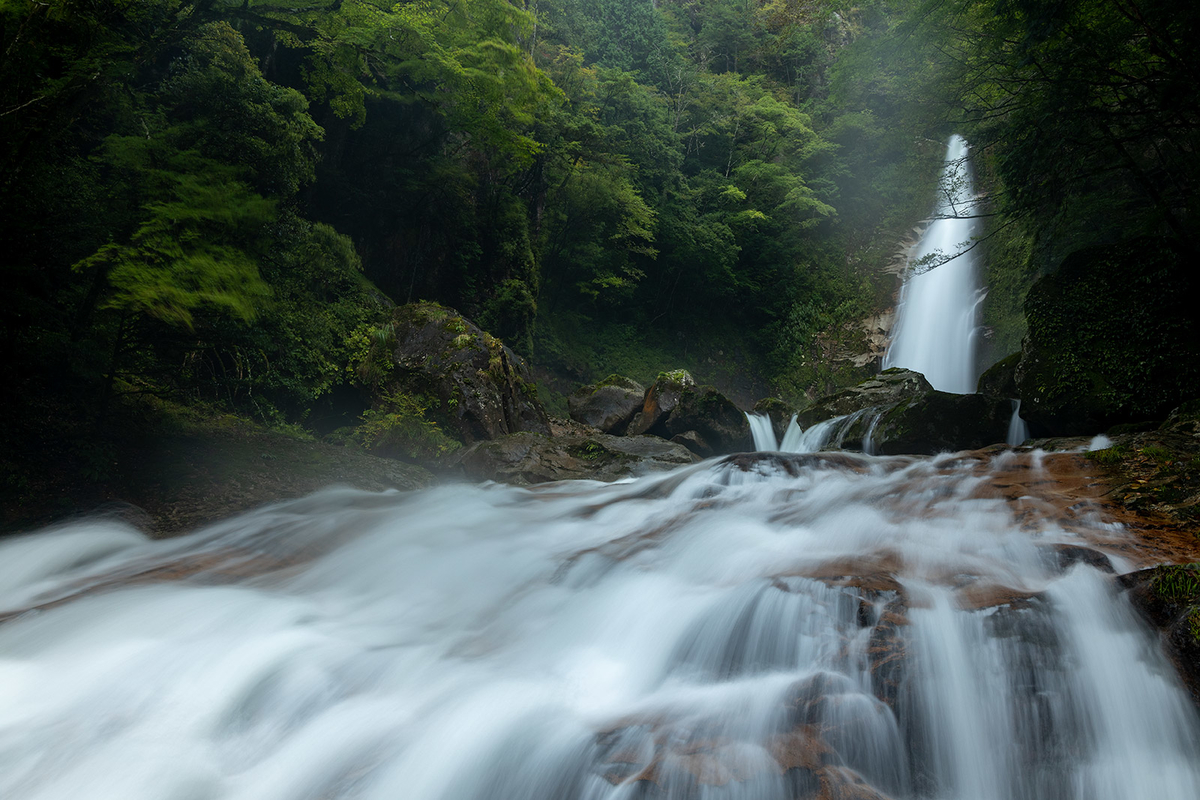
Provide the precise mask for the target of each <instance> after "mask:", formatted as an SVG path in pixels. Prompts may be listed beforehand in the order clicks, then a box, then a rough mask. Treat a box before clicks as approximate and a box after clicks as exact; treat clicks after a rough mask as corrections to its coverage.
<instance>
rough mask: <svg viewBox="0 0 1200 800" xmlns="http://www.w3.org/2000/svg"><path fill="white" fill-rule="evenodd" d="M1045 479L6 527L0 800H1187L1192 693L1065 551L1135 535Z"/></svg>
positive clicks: (1007, 459)
mask: <svg viewBox="0 0 1200 800" xmlns="http://www.w3.org/2000/svg"><path fill="white" fill-rule="evenodd" d="M1022 459H1023V460H1022ZM1008 467H1012V469H1011V470H1010V472H1011V473H1012V475H1016V476H1018V477H1011V476H1008V477H1004V479H1003V480H1000V479H999V478H995V477H990V476H991V475H992V473H993V472H995V471H997V470H1003V469H1006V468H1008ZM1040 469H1041V462H1040V461H1039V460H1038V457H1037V456H1035V455H1033V454H1022V455H1018V454H1013V453H1007V454H1004V455H1002V456H999V457H997V458H996V460H995V461H994V462H990V466H989V462H986V461H984V460H982V457H981V458H980V459H976V460H974V461H971V460H967V459H964V458H963V457H962V456H957V457H949V456H948V457H945V458H940V459H910V458H880V457H876V458H870V457H866V456H856V455H852V454H845V453H830V454H815V455H801V456H782V455H779V454H757V455H755V454H749V455H742V456H736V457H733V458H730V459H727V460H725V461H722V462H706V463H703V464H699V465H695V466H692V467H688V468H685V469H683V470H680V471H677V472H674V473H671V474H666V475H659V476H652V477H646V478H641V479H638V480H635V481H631V482H626V483H622V484H615V485H599V484H594V483H587V482H582V483H563V484H556V485H551V486H544V487H537V488H535V489H532V490H530V489H519V488H510V487H504V486H496V485H490V486H482V487H469V486H444V487H440V488H436V489H434V490H431V491H428V492H423V493H415V494H395V493H393V494H382V495H375V494H367V493H361V492H355V491H350V490H328V491H325V492H322V493H320V494H317V495H314V496H312V497H309V498H306V499H303V500H297V501H294V502H289V503H284V504H281V505H277V506H274V507H271V508H267V509H263V510H259V511H255V512H252V513H249V514H245V515H242V516H240V517H237V518H234V519H231V520H228V521H226V522H223V523H221V524H218V525H215V526H212V527H210V528H208V529H207V530H204V531H201V532H198V533H195V534H192V535H190V536H187V537H183V538H180V539H174V540H167V541H150V540H147V539H146V538H145V537H143V536H142V535H141V534H140V533H138V532H136V531H135V530H133V529H130V528H127V527H124V526H122V525H120V524H117V523H113V522H105V521H95V522H90V523H89V522H84V523H78V524H75V525H72V526H69V527H65V528H62V529H59V530H56V531H47V532H42V533H39V534H36V535H33V536H27V537H19V538H10V539H8V540H6V541H4V542H3V543H2V544H0V764H3V765H4V768H3V769H0V797H4V798H5V799H6V800H87V799H88V798H121V800H235V799H236V800H317V799H320V800H396V798H404V799H405V800H634V798H650V797H653V798H663V799H664V800H665V799H667V798H669V799H670V800H693V799H694V800H795V799H796V798H818V797H819V798H832V797H847V798H848V797H854V798H860V799H862V800H867V799H868V798H870V799H872V800H880V799H881V798H892V800H1026V799H1045V800H1051V799H1053V800H1133V798H1195V797H1200V759H1198V758H1197V757H1196V754H1197V752H1200V750H1198V747H1200V727H1198V722H1197V714H1196V713H1195V711H1194V709H1193V707H1192V705H1191V703H1190V700H1189V699H1188V697H1187V696H1186V694H1185V693H1184V691H1183V690H1182V688H1181V686H1180V685H1179V682H1178V680H1177V679H1176V677H1175V676H1174V674H1173V672H1172V670H1171V668H1170V666H1169V665H1168V664H1167V663H1166V662H1165V661H1164V659H1163V657H1162V656H1161V655H1160V654H1159V651H1158V649H1157V645H1156V643H1155V641H1154V640H1153V639H1152V638H1151V636H1150V635H1149V633H1148V632H1147V631H1146V630H1145V629H1144V628H1143V627H1142V626H1141V624H1140V623H1139V621H1138V620H1137V619H1136V617H1135V615H1134V613H1133V612H1132V610H1131V609H1130V608H1129V607H1128V606H1127V604H1126V602H1125V600H1124V599H1123V598H1122V597H1121V596H1120V595H1118V594H1117V593H1116V591H1115V589H1114V586H1113V583H1112V581H1111V578H1110V576H1108V575H1105V574H1103V573H1102V572H1100V571H1098V570H1097V569H1095V568H1093V567H1092V566H1090V565H1089V563H1090V561H1091V560H1090V559H1085V560H1083V561H1081V562H1078V563H1071V562H1070V561H1069V560H1064V559H1062V558H1060V557H1059V554H1060V553H1061V552H1063V551H1062V550H1061V546H1062V545H1070V546H1073V547H1076V548H1078V547H1091V548H1093V549H1100V550H1105V549H1106V548H1107V550H1108V552H1109V553H1110V558H1111V559H1112V561H1113V563H1114V564H1115V565H1116V567H1117V568H1118V569H1128V568H1130V564H1129V563H1128V562H1125V561H1123V560H1122V559H1123V557H1124V556H1128V555H1129V554H1131V553H1133V552H1135V551H1136V546H1135V545H1134V543H1133V542H1132V541H1131V540H1130V539H1129V538H1128V537H1127V536H1126V534H1125V533H1124V532H1123V531H1121V530H1119V529H1117V528H1116V527H1115V526H1113V525H1111V524H1105V523H1103V522H1102V521H1101V520H1100V519H1099V517H1098V516H1097V515H1096V514H1095V511H1094V510H1090V511H1089V510H1087V509H1081V508H1080V507H1079V506H1077V505H1071V506H1070V508H1069V509H1067V510H1065V511H1062V512H1061V513H1052V514H1047V515H1046V516H1045V517H1044V518H1038V517H1037V515H1036V512H1037V510H1038V509H1041V508H1043V507H1046V506H1047V505H1048V504H1047V503H1046V502H1044V501H1043V500H1041V499H1039V497H1036V496H1031V495H1036V494H1037V493H1038V492H1044V491H1048V489H1046V488H1045V487H1046V486H1047V485H1048V483H1049V482H1048V481H1045V480H1039V479H1038V475H1039V474H1040V473H1039V470H1040ZM1018 481H1026V482H1027V484H1028V487H1029V488H1028V489H1025V488H1021V489H1019V490H1018V491H1014V492H1011V493H1010V495H1009V496H1011V498H1012V500H1011V501H1009V500H1006V499H1004V497H1002V496H1000V495H998V494H996V493H995V491H993V487H994V486H999V485H1003V486H1006V487H1012V486H1013V485H1014V482H1018ZM1018 498H1019V499H1018ZM1118 554H1124V555H1118ZM1129 557H1132V556H1129ZM1085 562H1089V563H1085Z"/></svg>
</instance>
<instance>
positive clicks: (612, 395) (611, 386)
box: [567, 375, 646, 436]
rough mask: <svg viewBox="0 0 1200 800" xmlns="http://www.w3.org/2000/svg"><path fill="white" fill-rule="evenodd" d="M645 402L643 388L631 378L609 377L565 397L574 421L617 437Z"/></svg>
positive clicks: (644, 390) (644, 389)
mask: <svg viewBox="0 0 1200 800" xmlns="http://www.w3.org/2000/svg"><path fill="white" fill-rule="evenodd" d="M645 400H646V387H645V386H642V385H641V384H640V383H638V382H637V381H635V380H632V379H631V378H625V377H622V376H620V375H609V376H608V377H607V378H605V379H604V380H602V381H600V382H599V383H596V384H592V385H590V386H584V387H582V388H580V389H577V390H575V391H574V392H572V393H571V394H570V395H569V396H568V397H567V408H568V410H569V413H570V415H571V419H573V420H575V421H576V422H582V423H583V424H584V425H590V426H591V427H593V428H596V429H598V430H600V431H601V432H603V433H611V434H614V435H617V436H619V435H621V434H622V433H624V432H625V429H626V428H628V427H629V423H630V421H632V420H633V417H634V415H635V414H637V413H638V412H640V411H641V410H642V407H643V404H644V403H645Z"/></svg>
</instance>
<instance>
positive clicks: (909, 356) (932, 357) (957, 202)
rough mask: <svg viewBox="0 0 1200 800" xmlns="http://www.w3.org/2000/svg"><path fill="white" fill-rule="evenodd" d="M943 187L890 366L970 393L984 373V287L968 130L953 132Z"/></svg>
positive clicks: (902, 309) (907, 291)
mask: <svg viewBox="0 0 1200 800" xmlns="http://www.w3.org/2000/svg"><path fill="white" fill-rule="evenodd" d="M939 187H940V189H939V192H940V197H941V199H940V201H939V202H938V205H937V208H936V210H935V213H934V219H933V221H932V223H931V224H930V225H929V228H928V229H927V230H926V231H925V235H924V236H923V237H922V238H921V241H920V243H919V244H918V246H917V248H916V252H915V258H914V261H913V263H914V267H915V268H914V269H913V270H912V271H911V272H910V274H909V275H908V277H907V279H906V280H905V281H904V285H903V287H902V288H901V290H900V302H899V305H898V306H897V311H896V327H895V330H894V332H893V334H892V342H891V345H890V346H889V347H888V351H887V354H886V355H885V356H884V360H883V366H884V367H885V368H887V367H906V368H908V369H911V370H915V371H917V372H920V373H922V374H923V375H924V376H925V378H926V379H927V380H928V381H929V382H930V383H931V384H933V387H934V388H935V389H939V390H941V391H943V392H955V393H957V394H970V393H971V392H974V391H975V381H976V379H977V378H978V377H979V376H978V373H977V371H976V367H975V349H976V338H977V335H978V328H979V305H980V303H981V302H982V299H983V292H982V291H981V289H980V286H979V279H978V276H977V268H976V264H975V260H976V259H975V253H974V251H969V250H968V251H966V252H963V251H964V250H965V249H966V248H967V247H969V245H970V241H971V237H972V236H973V235H974V232H975V228H976V226H975V221H974V220H973V219H970V218H969V217H970V215H971V214H974V213H975V200H974V190H973V188H972V185H971V172H970V168H969V165H968V163H967V143H966V141H965V140H963V138H962V137H961V136H952V137H951V138H950V144H949V147H948V148H947V150H946V165H945V167H944V168H943V170H942V174H941V180H940V183H939ZM959 253H961V254H960V255H956V254H959ZM946 259H949V260H946ZM931 265H933V266H932V268H929V267H930V266H931ZM922 270H925V271H922Z"/></svg>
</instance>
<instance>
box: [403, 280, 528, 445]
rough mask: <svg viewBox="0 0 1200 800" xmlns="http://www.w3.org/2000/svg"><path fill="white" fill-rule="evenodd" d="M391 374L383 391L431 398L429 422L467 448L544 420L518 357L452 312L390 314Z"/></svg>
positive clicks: (425, 309)
mask: <svg viewBox="0 0 1200 800" xmlns="http://www.w3.org/2000/svg"><path fill="white" fill-rule="evenodd" d="M392 332H393V335H394V337H395V345H394V348H393V351H392V352H393V357H394V359H393V368H392V371H391V374H390V375H389V376H388V379H387V380H386V382H385V383H384V386H383V388H382V394H383V395H384V396H386V395H387V393H389V392H403V393H405V394H409V395H413V396H421V397H425V398H428V399H429V400H430V401H432V402H431V407H430V408H429V410H428V411H427V415H428V416H429V417H430V418H432V419H434V420H435V421H437V422H438V423H439V424H441V425H442V426H443V427H444V428H445V429H446V430H447V431H449V432H450V433H452V434H454V435H455V436H457V437H458V438H459V439H461V440H462V441H463V442H464V443H467V444H470V443H471V442H476V441H480V440H487V439H495V438H496V437H498V436H504V435H506V434H510V433H517V432H518V431H535V432H538V433H548V432H549V430H550V428H549V420H548V418H547V416H546V411H545V409H543V408H542V405H541V403H539V402H538V399H537V392H536V390H535V388H534V386H533V383H532V382H531V380H530V377H529V371H528V368H527V367H526V366H525V362H524V361H522V360H521V357H520V356H518V355H517V354H516V353H514V352H513V351H512V350H510V349H509V348H507V347H505V346H504V343H503V342H501V341H500V340H499V339H497V338H496V337H494V336H492V335H491V334H489V333H486V332H484V331H483V330H482V329H480V328H479V327H478V326H476V325H475V324H474V323H472V322H470V321H469V320H467V319H465V318H464V317H462V316H460V315H459V314H458V313H456V312H455V311H453V310H452V309H449V308H445V307H443V306H440V305H437V304H436V303H412V304H409V305H406V306H401V307H399V308H397V309H395V311H394V312H393V316H392Z"/></svg>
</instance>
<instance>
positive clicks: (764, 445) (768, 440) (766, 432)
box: [746, 412, 795, 453]
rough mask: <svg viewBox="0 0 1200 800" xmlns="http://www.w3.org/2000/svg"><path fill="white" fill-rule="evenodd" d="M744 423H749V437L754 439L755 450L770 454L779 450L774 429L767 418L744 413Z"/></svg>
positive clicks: (762, 415) (764, 415) (763, 415)
mask: <svg viewBox="0 0 1200 800" xmlns="http://www.w3.org/2000/svg"><path fill="white" fill-rule="evenodd" d="M792 419H793V420H794V419H795V417H792ZM746 421H747V422H749V423H750V435H751V436H753V437H754V449H755V450H758V451H759V452H763V453H770V452H773V451H776V450H778V449H779V443H778V442H777V441H775V428H774V427H772V426H771V418H770V417H769V416H767V415H766V414H754V413H751V412H746Z"/></svg>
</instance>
